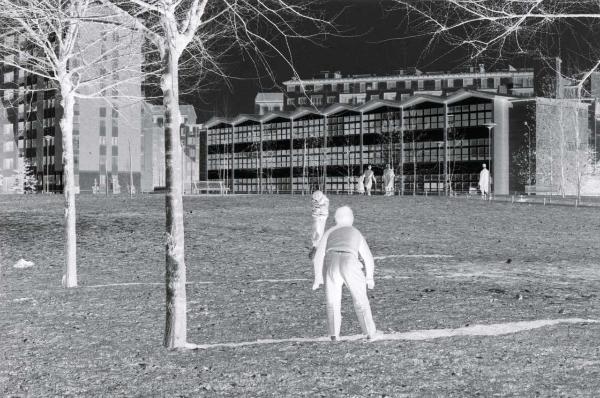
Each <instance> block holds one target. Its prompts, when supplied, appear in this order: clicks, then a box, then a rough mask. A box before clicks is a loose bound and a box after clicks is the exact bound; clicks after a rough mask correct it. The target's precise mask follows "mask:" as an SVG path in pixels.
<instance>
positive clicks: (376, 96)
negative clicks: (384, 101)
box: [371, 94, 379, 100]
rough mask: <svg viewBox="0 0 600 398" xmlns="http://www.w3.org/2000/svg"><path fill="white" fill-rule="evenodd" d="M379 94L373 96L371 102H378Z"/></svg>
mask: <svg viewBox="0 0 600 398" xmlns="http://www.w3.org/2000/svg"><path fill="white" fill-rule="evenodd" d="M378 99H379V94H371V100H378Z"/></svg>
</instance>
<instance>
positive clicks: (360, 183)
mask: <svg viewBox="0 0 600 398" xmlns="http://www.w3.org/2000/svg"><path fill="white" fill-rule="evenodd" d="M364 180H365V175H364V174H363V175H361V176H359V177H358V178H357V180H356V192H358V193H359V194H360V195H364V193H365V183H364Z"/></svg>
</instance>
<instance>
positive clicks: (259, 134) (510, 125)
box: [200, 89, 532, 194]
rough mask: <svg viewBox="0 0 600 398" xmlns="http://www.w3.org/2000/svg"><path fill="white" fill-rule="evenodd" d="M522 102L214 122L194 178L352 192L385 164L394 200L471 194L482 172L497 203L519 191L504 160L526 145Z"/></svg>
mask: <svg viewBox="0 0 600 398" xmlns="http://www.w3.org/2000/svg"><path fill="white" fill-rule="evenodd" d="M531 101H532V100H525V101H523V100H522V99H519V98H517V97H514V96H505V95H499V94H493V93H487V92H481V91H471V90H464V89H463V90H459V91H457V92H454V93H452V94H448V95H442V96H433V95H426V94H417V95H413V96H411V97H409V98H408V99H406V100H404V101H401V102H400V101H390V100H384V99H374V100H371V101H368V102H366V103H364V104H360V105H354V106H352V105H349V104H343V103H337V104H330V105H329V106H328V107H326V108H324V109H323V110H317V109H314V108H298V109H296V110H294V111H291V112H271V113H268V114H266V115H263V116H253V115H240V116H238V117H236V118H233V119H222V118H213V119H211V120H209V121H208V122H207V123H206V124H205V129H204V131H203V133H202V142H201V143H200V148H201V152H202V153H201V155H200V157H201V159H202V163H203V164H201V165H200V169H201V170H204V172H203V173H201V175H202V178H206V179H208V180H222V181H225V182H226V184H227V185H228V186H229V187H230V188H231V190H232V191H233V192H238V193H240V192H242V193H243V192H272V191H279V192H306V191H310V190H311V189H314V187H315V186H319V187H321V189H326V190H328V191H331V190H334V191H352V190H353V188H354V186H355V183H356V177H358V176H360V175H362V173H363V171H364V168H365V167H366V165H368V164H370V165H372V166H373V169H374V170H375V173H376V174H377V175H378V176H379V177H380V179H381V175H382V172H383V168H384V167H385V165H386V164H390V165H391V166H392V167H393V168H394V169H395V174H396V187H397V190H398V191H404V192H405V193H406V192H419V193H422V192H441V191H443V190H444V189H446V188H447V189H448V190H450V189H452V190H453V191H468V190H469V189H470V188H474V187H475V188H476V187H477V182H478V178H479V172H480V170H481V167H482V163H487V164H488V166H490V168H491V170H492V176H493V179H494V185H493V190H494V192H495V193H496V194H507V193H508V192H510V191H515V190H520V191H522V190H523V188H524V183H523V182H522V181H520V180H519V179H518V178H517V177H516V176H517V174H518V173H516V170H515V169H516V168H518V167H519V166H518V165H517V164H516V163H515V161H514V159H512V157H511V154H512V153H514V152H515V151H517V149H518V148H520V147H522V146H523V145H524V142H525V140H526V137H527V134H526V131H527V125H525V123H524V121H527V120H530V119H531V116H530V115H529V114H528V112H529V111H528V104H529V103H530V102H531ZM490 163H491V164H490ZM445 182H447V183H446V185H445V184H444V183H445Z"/></svg>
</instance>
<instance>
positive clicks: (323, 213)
mask: <svg viewBox="0 0 600 398" xmlns="http://www.w3.org/2000/svg"><path fill="white" fill-rule="evenodd" d="M311 205H312V233H311V241H312V248H311V249H310V253H309V254H308V257H309V258H310V259H311V260H312V258H313V257H314V255H315V252H316V250H317V245H318V244H319V241H320V240H321V238H322V237H323V233H324V232H325V223H326V222H327V217H328V216H329V199H328V198H327V196H325V194H324V193H323V192H321V191H319V190H316V191H315V192H313V194H312V200H311Z"/></svg>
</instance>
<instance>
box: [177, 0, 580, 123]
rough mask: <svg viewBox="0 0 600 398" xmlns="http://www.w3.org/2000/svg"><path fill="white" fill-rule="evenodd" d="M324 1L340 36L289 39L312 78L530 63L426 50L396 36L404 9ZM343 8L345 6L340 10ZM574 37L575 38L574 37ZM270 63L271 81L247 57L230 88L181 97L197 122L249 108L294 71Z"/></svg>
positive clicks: (402, 33) (421, 40)
mask: <svg viewBox="0 0 600 398" xmlns="http://www.w3.org/2000/svg"><path fill="white" fill-rule="evenodd" d="M323 4H324V5H323V9H324V10H325V12H326V13H327V14H328V15H334V14H339V13H340V12H341V14H340V16H339V17H338V19H337V20H336V22H337V26H338V29H339V31H340V33H341V37H335V36H330V37H328V38H327V39H326V40H323V41H321V42H319V43H311V42H309V41H306V40H302V41H296V42H293V43H292V51H293V57H294V64H295V67H296V70H297V71H298V73H299V75H300V76H301V77H303V78H310V77H314V76H316V75H317V74H318V73H319V71H323V70H329V71H338V70H339V71H341V72H342V74H343V75H347V74H358V73H360V74H369V73H372V74H386V73H391V72H392V71H394V70H398V69H405V68H407V67H413V66H416V67H417V68H419V69H420V70H422V71H452V70H456V69H457V68H462V67H464V66H467V65H477V64H478V63H480V62H482V63H486V64H487V65H488V66H491V65H492V64H494V63H495V65H494V66H492V67H497V68H504V67H506V64H507V63H508V62H510V63H511V64H512V65H513V66H515V67H531V66H533V65H532V62H531V59H530V58H529V57H518V58H511V59H510V61H503V62H499V63H496V61H494V60H491V59H485V60H471V59H470V58H469V56H468V54H467V52H466V51H465V50H464V49H461V48H458V49H456V48H454V49H453V48H452V47H450V46H448V45H447V44H445V43H434V45H433V46H432V47H430V48H429V49H426V47H427V44H428V38H427V37H416V38H412V39H396V40H394V38H402V37H408V36H411V35H412V34H414V33H415V28H414V27H411V25H410V23H407V21H408V20H407V18H406V15H405V14H404V13H403V12H399V11H396V12H391V11H390V10H389V7H386V6H385V5H382V3H379V2H378V1H376V0H372V1H354V2H351V1H338V0H329V1H328V2H326V3H323ZM342 7H345V8H344V9H343V10H342ZM570 31H571V36H578V33H577V32H579V30H578V29H577V28H576V29H575V33H574V34H573V32H572V31H573V29H572V28H570ZM560 36H561V37H563V36H565V35H564V34H561V35H560ZM566 36H569V35H568V34H567V35H566ZM544 40H545V41H552V42H554V39H553V38H551V35H545V36H544ZM561 40H563V41H564V40H565V39H561ZM574 41H577V37H575V38H574ZM562 46H563V47H565V48H566V49H567V50H569V49H571V51H573V50H572V48H573V46H571V45H565V44H564V43H563V44H562ZM568 56H569V55H566V57H568ZM563 57H564V56H563ZM270 64H271V68H272V70H273V72H274V74H275V80H276V81H275V83H274V82H273V81H272V80H271V79H270V78H268V77H266V76H265V75H263V76H262V77H261V78H257V71H256V70H255V68H253V67H252V65H251V64H250V63H249V62H248V61H247V60H240V61H237V60H236V61H233V62H229V63H228V65H227V66H226V69H227V72H228V73H229V74H230V75H232V76H234V77H240V79H238V78H233V79H230V80H229V84H230V86H231V87H228V85H227V84H226V83H225V82H221V81H217V82H216V83H215V89H214V90H212V91H208V92H207V91H203V92H198V93H195V94H193V95H189V96H186V97H184V98H183V100H184V101H185V102H188V103H192V104H193V105H194V106H195V108H196V111H197V113H198V122H203V121H206V120H207V119H209V118H210V117H211V116H213V115H216V116H234V115H237V114H238V113H253V111H254V97H255V95H256V93H257V92H258V91H279V90H280V88H279V87H277V84H280V83H281V82H283V81H285V80H288V79H289V78H291V76H292V71H291V70H290V67H289V66H288V65H286V64H285V63H284V62H282V61H281V60H280V59H277V58H274V59H272V60H271V62H270Z"/></svg>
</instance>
